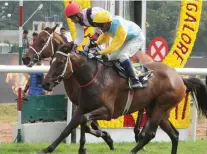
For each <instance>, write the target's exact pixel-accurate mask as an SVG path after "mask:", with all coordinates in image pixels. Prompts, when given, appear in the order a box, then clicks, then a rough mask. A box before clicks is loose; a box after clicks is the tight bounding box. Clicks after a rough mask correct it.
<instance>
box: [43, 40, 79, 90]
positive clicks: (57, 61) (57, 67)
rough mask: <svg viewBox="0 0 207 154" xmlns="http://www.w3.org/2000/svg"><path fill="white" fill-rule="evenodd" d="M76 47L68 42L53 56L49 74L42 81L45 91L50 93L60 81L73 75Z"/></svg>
mask: <svg viewBox="0 0 207 154" xmlns="http://www.w3.org/2000/svg"><path fill="white" fill-rule="evenodd" d="M76 47H77V45H76V44H74V42H69V43H66V44H64V45H61V46H60V47H59V49H58V51H57V52H56V53H55V55H54V56H53V59H52V61H51V64H50V69H49V72H48V73H47V75H46V77H45V79H44V81H43V88H44V89H45V90H47V91H52V89H53V88H54V87H55V86H56V85H58V84H59V83H60V82H61V81H62V79H64V78H65V77H69V76H70V75H71V74H72V73H73V69H74V68H75V65H76V61H77V58H78V56H77V53H76V51H75V50H76Z"/></svg>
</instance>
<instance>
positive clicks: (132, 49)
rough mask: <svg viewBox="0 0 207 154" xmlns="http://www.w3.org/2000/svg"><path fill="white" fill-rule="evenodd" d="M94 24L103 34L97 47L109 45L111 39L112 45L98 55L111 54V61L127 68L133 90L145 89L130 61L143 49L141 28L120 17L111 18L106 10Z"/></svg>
mask: <svg viewBox="0 0 207 154" xmlns="http://www.w3.org/2000/svg"><path fill="white" fill-rule="evenodd" d="M93 22H94V24H95V26H97V27H99V28H100V29H101V30H102V32H103V34H102V35H101V36H100V37H99V38H98V40H97V42H96V43H97V45H102V44H104V43H107V42H108V41H109V39H110V38H113V39H112V42H111V44H110V45H109V46H108V47H106V48H105V49H104V50H102V51H99V52H98V54H100V55H105V54H110V57H109V58H110V60H117V59H118V60H119V61H120V62H121V63H122V64H123V66H124V67H125V68H126V70H127V72H128V74H129V77H130V78H131V81H132V85H131V87H132V88H138V87H143V86H142V84H141V82H140V81H139V80H138V79H137V74H136V72H135V69H134V67H133V66H132V63H131V61H130V59H129V57H132V56H133V55H134V54H135V53H136V52H138V51H139V49H140V48H141V47H142V45H143V43H144V41H145V37H144V35H143V33H142V30H141V28H140V27H139V26H138V25H136V24H135V23H134V22H131V21H127V20H125V19H123V18H122V17H120V16H115V17H113V18H112V17H111V15H110V13H109V12H108V11H106V10H104V11H101V12H98V13H97V14H96V15H95V16H94V18H93Z"/></svg>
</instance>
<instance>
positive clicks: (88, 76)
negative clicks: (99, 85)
mask: <svg viewBox="0 0 207 154" xmlns="http://www.w3.org/2000/svg"><path fill="white" fill-rule="evenodd" d="M97 71H98V65H97V61H96V60H88V61H87V62H83V63H80V66H79V68H77V67H76V68H75V69H74V76H75V78H76V80H77V81H78V82H79V84H80V85H85V84H87V83H89V82H90V81H91V80H92V79H93V78H94V77H95V75H96V74H97Z"/></svg>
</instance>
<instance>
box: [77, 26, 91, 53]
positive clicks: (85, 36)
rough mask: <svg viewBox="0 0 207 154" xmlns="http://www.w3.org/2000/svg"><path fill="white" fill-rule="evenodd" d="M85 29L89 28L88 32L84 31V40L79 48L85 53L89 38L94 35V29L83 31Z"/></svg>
mask: <svg viewBox="0 0 207 154" xmlns="http://www.w3.org/2000/svg"><path fill="white" fill-rule="evenodd" d="M84 28H87V30H86V31H84V38H83V40H82V42H81V44H80V45H79V46H78V47H77V50H78V51H83V48H84V46H85V45H86V44H87V42H88V41H89V37H88V36H91V35H92V34H93V32H94V30H93V27H83V29H84Z"/></svg>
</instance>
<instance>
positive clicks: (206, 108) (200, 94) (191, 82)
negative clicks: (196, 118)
mask: <svg viewBox="0 0 207 154" xmlns="http://www.w3.org/2000/svg"><path fill="white" fill-rule="evenodd" d="M183 82H184V84H185V85H186V87H187V91H189V92H192V94H193V93H194V94H195V97H196V99H197V103H198V109H199V110H200V111H201V113H202V114H203V115H204V116H205V117H206V118H207V87H206V85H205V84H204V83H203V82H202V81H201V80H200V79H198V78H189V79H183ZM206 83H207V82H206ZM194 99H195V98H194Z"/></svg>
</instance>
